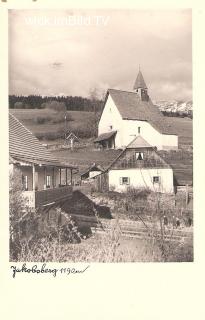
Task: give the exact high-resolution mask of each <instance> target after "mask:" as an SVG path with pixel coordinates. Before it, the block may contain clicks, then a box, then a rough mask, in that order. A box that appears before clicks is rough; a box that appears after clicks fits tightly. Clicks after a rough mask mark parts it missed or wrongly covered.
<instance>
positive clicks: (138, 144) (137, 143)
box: [126, 135, 153, 149]
mask: <svg viewBox="0 0 205 320" xmlns="http://www.w3.org/2000/svg"><path fill="white" fill-rule="evenodd" d="M139 148H150V149H153V146H151V144H149V143H148V142H147V141H146V140H145V139H143V138H142V137H141V136H140V135H139V136H137V137H135V138H134V139H133V140H132V141H131V142H130V143H129V144H128V146H127V147H126V149H139Z"/></svg>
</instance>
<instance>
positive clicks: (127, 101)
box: [105, 89, 175, 134]
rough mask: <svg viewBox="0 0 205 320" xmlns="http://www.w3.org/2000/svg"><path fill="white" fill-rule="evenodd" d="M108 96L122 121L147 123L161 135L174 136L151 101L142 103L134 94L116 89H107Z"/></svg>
mask: <svg viewBox="0 0 205 320" xmlns="http://www.w3.org/2000/svg"><path fill="white" fill-rule="evenodd" d="M108 94H110V96H111V97H112V99H113V101H114V103H115V105H116V107H117V108H118V111H119V112H120V114H121V116H122V118H123V119H127V120H141V121H148V122H149V123H150V124H151V125H152V126H153V127H154V128H155V129H156V130H157V131H159V132H161V133H164V134H175V133H174V132H173V131H172V128H171V126H170V124H168V122H167V121H166V118H165V117H164V116H163V114H162V113H161V112H160V110H159V109H158V108H157V107H156V106H155V105H154V104H153V103H152V101H151V99H149V100H148V101H142V100H141V99H140V97H139V95H138V94H137V93H136V92H130V91H122V90H117V89H108ZM108 94H107V98H108ZM106 100H107V99H106ZM105 103H106V101H105Z"/></svg>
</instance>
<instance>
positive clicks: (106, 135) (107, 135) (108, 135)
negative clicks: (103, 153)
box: [94, 131, 117, 142]
mask: <svg viewBox="0 0 205 320" xmlns="http://www.w3.org/2000/svg"><path fill="white" fill-rule="evenodd" d="M116 132H117V131H110V132H106V133H102V134H101V135H99V136H98V137H97V138H96V139H95V140H94V142H100V141H103V140H108V139H110V138H111V137H112V136H114V135H115V134H116Z"/></svg>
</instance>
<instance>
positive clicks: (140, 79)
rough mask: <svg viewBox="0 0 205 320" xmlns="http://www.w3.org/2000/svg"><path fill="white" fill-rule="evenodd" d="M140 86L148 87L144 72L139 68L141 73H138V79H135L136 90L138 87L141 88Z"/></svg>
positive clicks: (142, 87)
mask: <svg viewBox="0 0 205 320" xmlns="http://www.w3.org/2000/svg"><path fill="white" fill-rule="evenodd" d="M139 88H141V89H147V86H146V83H145V81H144V78H143V75H142V72H141V71H140V70H139V73H138V75H137V79H136V80H135V84H134V87H133V89H134V90H136V89H139Z"/></svg>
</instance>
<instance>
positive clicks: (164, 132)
mask: <svg viewBox="0 0 205 320" xmlns="http://www.w3.org/2000/svg"><path fill="white" fill-rule="evenodd" d="M136 135H141V136H142V137H143V138H144V139H145V140H146V141H147V142H148V143H149V144H150V145H152V146H156V147H157V149H158V150H170V149H178V136H177V134H176V133H175V132H174V131H173V129H172V128H171V127H170V125H169V123H168V122H167V120H166V117H164V116H163V114H162V113H161V112H160V110H159V109H158V107H157V106H155V105H154V104H153V103H152V101H151V99H150V97H149V95H148V89H147V86H146V84H145V81H144V78H143V76H142V73H141V71H139V74H138V76H137V79H136V81H135V84H134V88H133V91H123V90H116V89H108V91H107V94H106V98H105V102H104V107H103V111H102V114H101V117H100V121H99V125H98V137H97V139H95V141H94V142H95V144H96V145H98V146H101V147H103V148H107V149H111V148H112V149H123V148H125V147H126V146H127V145H128V144H129V143H130V142H131V141H132V140H133V137H134V136H136Z"/></svg>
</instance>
